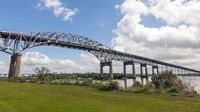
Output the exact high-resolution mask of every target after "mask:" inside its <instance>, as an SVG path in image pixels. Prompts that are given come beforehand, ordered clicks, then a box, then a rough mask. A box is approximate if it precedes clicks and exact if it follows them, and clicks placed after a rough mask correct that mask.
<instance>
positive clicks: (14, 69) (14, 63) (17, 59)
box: [8, 53, 22, 78]
mask: <svg viewBox="0 0 200 112" xmlns="http://www.w3.org/2000/svg"><path fill="white" fill-rule="evenodd" d="M21 57H22V54H21V53H15V54H13V55H12V56H11V60H10V68H9V73H8V77H9V78H10V77H19V76H20V75H21Z"/></svg>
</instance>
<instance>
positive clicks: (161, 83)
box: [152, 70, 178, 89]
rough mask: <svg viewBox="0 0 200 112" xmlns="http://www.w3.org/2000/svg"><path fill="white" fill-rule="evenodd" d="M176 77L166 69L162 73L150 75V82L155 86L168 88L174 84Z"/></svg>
mask: <svg viewBox="0 0 200 112" xmlns="http://www.w3.org/2000/svg"><path fill="white" fill-rule="evenodd" d="M177 80H178V78H177V77H176V76H175V75H173V74H172V71H168V70H166V71H165V72H163V73H162V74H157V75H155V74H154V75H153V76H152V83H153V85H154V86H155V88H164V89H167V88H170V87H173V86H176V81H177Z"/></svg>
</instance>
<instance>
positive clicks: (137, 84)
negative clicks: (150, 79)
mask: <svg viewBox="0 0 200 112" xmlns="http://www.w3.org/2000/svg"><path fill="white" fill-rule="evenodd" d="M132 87H135V88H141V87H142V84H141V83H140V82H139V81H135V83H134V84H133V86H132Z"/></svg>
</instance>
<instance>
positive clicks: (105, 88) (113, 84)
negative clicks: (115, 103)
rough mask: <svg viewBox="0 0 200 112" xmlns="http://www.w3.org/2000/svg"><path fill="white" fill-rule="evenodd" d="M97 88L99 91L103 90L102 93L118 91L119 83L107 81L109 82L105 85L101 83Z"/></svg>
mask: <svg viewBox="0 0 200 112" xmlns="http://www.w3.org/2000/svg"><path fill="white" fill-rule="evenodd" d="M97 88H98V89H99V90H103V91H112V90H118V89H119V83H118V82H117V81H109V82H106V83H102V84H101V85H99V87H97Z"/></svg>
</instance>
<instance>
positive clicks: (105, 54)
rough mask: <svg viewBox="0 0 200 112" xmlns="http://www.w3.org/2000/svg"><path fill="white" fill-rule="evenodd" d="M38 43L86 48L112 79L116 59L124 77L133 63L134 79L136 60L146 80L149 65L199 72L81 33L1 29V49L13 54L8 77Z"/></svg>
mask: <svg viewBox="0 0 200 112" xmlns="http://www.w3.org/2000/svg"><path fill="white" fill-rule="evenodd" d="M37 46H58V47H65V48H71V49H78V50H83V51H87V52H89V53H91V54H93V55H94V56H96V57H97V58H98V59H99V61H100V74H101V75H102V74H103V67H104V66H109V73H110V78H113V75H112V74H113V69H112V61H113V60H114V61H121V62H123V64H124V66H123V68H124V74H125V76H126V65H132V72H133V78H135V63H136V64H140V68H141V69H140V70H141V78H142V80H143V78H146V79H147V81H148V69H147V66H152V73H159V72H161V69H163V68H165V69H167V70H171V71H172V72H173V73H174V74H177V75H178V74H179V75H180V74H182V75H184V74H185V75H200V71H198V70H195V69H191V68H186V67H183V66H179V65H174V64H170V63H166V62H162V61H158V60H155V59H150V58H146V57H143V56H138V55H134V54H129V53H125V52H120V51H117V50H113V49H111V48H109V47H107V46H105V45H103V44H101V43H99V42H97V41H95V40H92V39H89V38H87V37H84V36H80V35H75V34H70V33H60V32H37V33H15V32H4V31H0V51H2V52H5V53H7V54H10V55H11V61H10V68H9V77H13V76H19V75H20V69H21V56H22V52H23V51H24V50H26V49H30V48H33V47H37Z"/></svg>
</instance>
